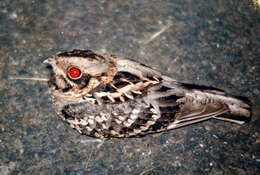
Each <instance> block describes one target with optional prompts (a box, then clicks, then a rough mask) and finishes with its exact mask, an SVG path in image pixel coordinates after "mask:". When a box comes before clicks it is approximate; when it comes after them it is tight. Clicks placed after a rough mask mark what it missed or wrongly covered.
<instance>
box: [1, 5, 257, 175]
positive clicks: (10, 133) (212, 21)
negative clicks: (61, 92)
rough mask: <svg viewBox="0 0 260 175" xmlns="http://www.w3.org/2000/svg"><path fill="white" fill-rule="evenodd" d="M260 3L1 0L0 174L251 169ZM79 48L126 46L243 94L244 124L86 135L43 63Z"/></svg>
mask: <svg viewBox="0 0 260 175" xmlns="http://www.w3.org/2000/svg"><path fill="white" fill-rule="evenodd" d="M259 21H260V4H259V1H258V3H257V1H255V0H252V1H245V0H243V1H240V0H230V1H226V0H216V1H210V2H208V1H199V0H195V1H192V0H182V1H179V0H173V1H161V0H159V1H156V0H143V1H139V0H134V1H124V0H116V1H105V0H103V1H84V0H77V1H65V0H61V1H57V2H56V1H51V0H41V1H29V0H21V1H13V0H2V1H1V2H0V69H1V71H0V77H1V81H0V98H1V99H0V174H1V175H7V174H12V175H14V174H19V175H20V174H75V175H81V174H142V175H144V174H145V175H147V174H180V175H183V174H200V175H201V174H211V175H225V174H239V175H247V174H250V175H251V174H258V173H259V172H260V138H259V136H260V132H259V126H260V119H259V118H260V25H259V24H260V22H259ZM73 48H81V49H83V48H84V49H92V50H96V51H99V52H109V53H113V54H117V55H122V56H127V57H130V58H132V59H135V60H138V61H140V62H142V63H146V64H147V65H149V66H151V67H154V68H155V69H157V70H160V71H161V72H164V73H165V74H166V75H169V76H171V77H173V78H175V79H177V80H180V81H182V82H189V83H196V84H203V85H208V86H213V87H218V88H221V89H223V90H225V91H227V92H229V93H233V94H235V95H243V96H246V97H248V98H249V99H250V100H251V102H252V107H253V108H252V109H253V115H252V121H251V122H249V123H248V124H245V125H242V126H241V125H235V124H231V123H228V122H223V121H217V120H210V121H206V122H203V123H199V124H194V125H191V126H188V127H183V128H180V129H177V130H172V131H168V132H163V133H159V134H153V135H148V136H146V137H143V138H136V139H110V140H108V141H105V142H104V143H103V144H100V143H93V142H91V141H90V139H89V137H87V136H83V135H79V134H78V133H77V132H76V131H75V130H73V129H71V128H70V127H69V126H68V125H67V124H66V123H64V122H63V121H62V120H60V119H59V118H58V117H57V115H56V114H55V112H54V109H53V108H52V104H51V100H50V96H49V94H48V86H47V85H46V83H40V82H31V81H11V80H9V79H8V77H48V69H46V67H45V65H44V64H42V62H43V60H45V59H46V58H47V57H49V56H51V55H53V54H55V53H57V52H58V51H63V50H68V49H73Z"/></svg>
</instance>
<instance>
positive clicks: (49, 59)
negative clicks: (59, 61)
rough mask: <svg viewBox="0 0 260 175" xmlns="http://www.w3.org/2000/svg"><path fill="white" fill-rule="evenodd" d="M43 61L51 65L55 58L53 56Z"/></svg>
mask: <svg viewBox="0 0 260 175" xmlns="http://www.w3.org/2000/svg"><path fill="white" fill-rule="evenodd" d="M43 63H44V64H50V65H53V64H54V63H55V60H54V59H53V58H48V59H46V60H44V61H43Z"/></svg>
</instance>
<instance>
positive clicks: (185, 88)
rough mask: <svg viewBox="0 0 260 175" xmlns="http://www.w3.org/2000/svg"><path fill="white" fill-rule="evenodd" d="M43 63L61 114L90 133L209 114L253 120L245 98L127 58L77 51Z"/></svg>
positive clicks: (136, 133) (122, 131)
mask: <svg viewBox="0 0 260 175" xmlns="http://www.w3.org/2000/svg"><path fill="white" fill-rule="evenodd" d="M45 63H48V64H49V65H50V66H51V67H52V74H51V77H50V82H49V84H50V88H51V94H52V100H53V103H54V106H55V109H56V111H57V113H58V115H59V116H60V117H61V118H62V119H63V120H65V121H66V122H67V123H68V124H69V125H70V126H71V127H72V128H75V129H76V130H77V131H79V132H80V133H81V134H85V135H88V136H92V137H97V138H110V137H120V138H121V137H140V136H145V135H147V134H150V133H157V132H161V131H164V130H171V129H175V128H179V127H182V126H186V125H190V124H193V123H197V122H201V121H205V120H208V119H211V118H216V119H220V120H225V121H230V122H234V123H238V124H243V123H244V122H246V121H249V120H250V116H251V112H250V105H249V103H248V102H247V100H245V98H238V97H234V96H232V95H229V94H227V93H225V92H224V91H222V90H219V89H216V88H211V87H205V86H199V85H192V84H185V83H181V82H178V81H176V80H174V79H172V78H170V77H167V76H165V75H162V74H161V73H160V72H158V71H156V70H154V69H152V68H150V67H148V66H146V65H144V64H141V63H138V62H136V61H133V60H131V59H129V58H124V57H120V56H115V55H110V54H104V55H102V54H98V53H95V52H93V51H91V50H77V49H75V50H72V51H66V52H61V53H58V54H56V55H55V56H53V57H52V58H49V59H47V60H46V61H45ZM71 68H73V71H74V70H76V71H77V72H76V74H73V76H72V75H70V70H71ZM75 75H76V76H75Z"/></svg>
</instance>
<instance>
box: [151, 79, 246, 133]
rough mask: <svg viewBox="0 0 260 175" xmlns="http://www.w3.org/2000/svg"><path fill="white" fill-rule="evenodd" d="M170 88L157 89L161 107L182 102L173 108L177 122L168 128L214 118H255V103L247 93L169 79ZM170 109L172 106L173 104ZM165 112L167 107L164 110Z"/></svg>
mask: <svg viewBox="0 0 260 175" xmlns="http://www.w3.org/2000/svg"><path fill="white" fill-rule="evenodd" d="M169 84H170V86H167V88H163V87H161V88H159V90H158V87H157V89H156V91H155V92H156V98H157V102H158V103H157V105H158V106H159V108H160V109H161V108H166V107H167V105H168V106H178V110H177V111H176V112H174V113H173V112H172V114H173V117H174V122H173V123H171V124H170V125H169V126H168V129H174V128H179V127H182V126H185V125H190V124H193V123H198V122H201V121H204V120H208V119H211V118H215V119H219V120H223V121H229V122H233V123H237V124H243V123H245V122H248V121H250V119H251V105H250V102H249V100H247V98H244V97H236V96H232V95H229V94H227V93H225V92H224V91H222V90H218V89H216V88H210V87H208V88H207V87H205V86H197V85H187V84H176V83H175V82H174V85H172V84H171V83H167V84H166V85H169ZM169 109H170V108H169ZM160 112H161V115H163V113H164V111H160Z"/></svg>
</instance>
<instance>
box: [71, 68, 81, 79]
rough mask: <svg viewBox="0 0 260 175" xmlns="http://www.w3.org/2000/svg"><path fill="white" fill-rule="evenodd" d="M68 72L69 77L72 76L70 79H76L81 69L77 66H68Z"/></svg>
mask: <svg viewBox="0 0 260 175" xmlns="http://www.w3.org/2000/svg"><path fill="white" fill-rule="evenodd" d="M68 73H69V77H70V78H72V79H77V78H79V77H80V75H81V71H80V70H79V68H77V67H71V68H69V71H68Z"/></svg>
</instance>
